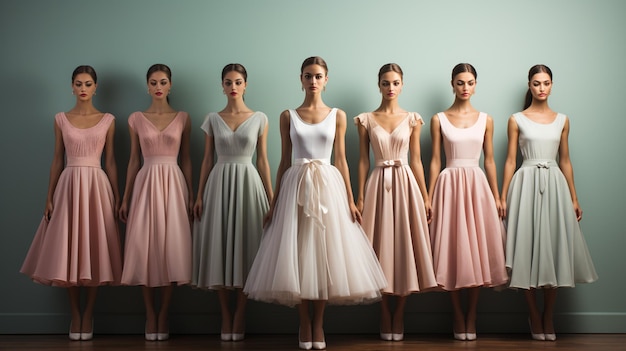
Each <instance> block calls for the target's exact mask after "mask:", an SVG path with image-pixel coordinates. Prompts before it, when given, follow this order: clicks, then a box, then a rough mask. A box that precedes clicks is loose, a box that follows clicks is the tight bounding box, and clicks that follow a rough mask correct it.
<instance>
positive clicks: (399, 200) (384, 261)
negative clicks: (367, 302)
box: [354, 112, 437, 296]
mask: <svg viewBox="0 0 626 351" xmlns="http://www.w3.org/2000/svg"><path fill="white" fill-rule="evenodd" d="M354 122H355V124H361V125H363V126H364V127H365V128H366V129H367V132H368V135H369V140H370V144H371V146H372V151H373V152H374V169H373V170H372V172H371V174H370V176H369V178H368V180H367V183H366V185H365V198H364V206H363V222H362V226H363V230H364V231H365V233H366V234H367V237H368V239H369V241H370V242H371V243H372V246H373V247H374V251H375V252H376V255H377V256H378V260H379V261H380V265H381V267H382V269H383V272H384V273H385V278H386V279H387V283H388V285H387V287H386V288H385V289H384V290H383V292H384V293H386V294H392V295H400V296H406V295H409V294H411V293H413V292H418V291H421V290H424V289H428V288H432V287H435V286H437V281H436V280H435V273H434V271H433V262H432V253H431V247H430V237H429V235H428V219H427V218H426V210H425V208H424V200H423V197H422V193H421V192H420V189H419V186H418V184H417V180H416V179H415V176H414V175H413V171H412V170H411V167H409V165H408V157H407V155H408V153H409V142H410V140H411V133H412V131H413V128H414V127H415V126H417V124H418V123H420V124H423V123H424V121H423V120H422V117H421V116H420V115H419V114H417V113H415V112H409V113H408V114H407V116H406V117H405V118H404V120H403V121H402V122H401V123H400V124H399V125H398V126H397V127H396V128H395V129H394V130H393V131H392V132H391V133H390V132H388V131H387V130H385V129H383V128H382V127H381V126H379V125H378V124H377V123H376V120H375V119H374V117H373V116H372V114H371V113H362V114H360V115H358V116H357V117H355V118H354Z"/></svg>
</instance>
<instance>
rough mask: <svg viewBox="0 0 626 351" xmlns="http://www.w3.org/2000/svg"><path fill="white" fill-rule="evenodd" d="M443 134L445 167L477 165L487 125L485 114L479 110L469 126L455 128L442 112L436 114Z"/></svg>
mask: <svg viewBox="0 0 626 351" xmlns="http://www.w3.org/2000/svg"><path fill="white" fill-rule="evenodd" d="M437 116H438V117H439V123H440V125H441V133H442V135H443V147H444V152H445V154H446V167H478V161H479V160H480V155H481V153H482V148H483V141H484V139H485V128H486V127H487V114H486V113H484V112H480V113H479V114H478V119H477V120H476V123H474V124H473V125H472V126H471V127H469V128H457V127H455V126H454V125H452V123H450V121H449V120H448V117H447V116H446V115H445V113H443V112H439V113H438V114H437Z"/></svg>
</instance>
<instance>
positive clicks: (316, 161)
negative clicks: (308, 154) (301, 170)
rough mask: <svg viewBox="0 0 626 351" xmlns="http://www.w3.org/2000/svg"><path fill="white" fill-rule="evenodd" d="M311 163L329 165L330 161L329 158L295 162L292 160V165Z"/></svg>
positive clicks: (304, 159)
mask: <svg viewBox="0 0 626 351" xmlns="http://www.w3.org/2000/svg"><path fill="white" fill-rule="evenodd" d="M311 162H314V163H320V164H323V165H329V164H330V159H329V158H296V159H295V160H293V165H294V166H302V165H306V164H308V163H311Z"/></svg>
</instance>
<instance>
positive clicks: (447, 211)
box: [430, 112, 507, 290]
mask: <svg viewBox="0 0 626 351" xmlns="http://www.w3.org/2000/svg"><path fill="white" fill-rule="evenodd" d="M437 116H438V117H439V123H440V125H441V134H442V136H443V146H444V150H445V155H446V168H445V169H444V170H443V171H441V173H440V174H439V177H438V178H437V183H436V185H435V190H434V192H433V194H432V199H433V203H432V207H433V220H432V222H431V225H430V236H431V242H432V246H433V264H434V268H435V275H436V276H437V283H438V284H439V285H440V286H441V287H442V288H443V289H445V290H456V289H462V288H470V287H478V286H498V285H502V284H505V283H506V282H507V272H506V268H505V261H504V246H503V245H504V243H503V240H504V235H505V233H504V226H503V224H502V221H501V220H500V218H499V217H498V210H497V208H496V203H495V200H494V198H493V194H492V192H491V189H490V188H489V183H488V182H487V177H486V176H485V173H484V172H483V170H482V169H481V168H480V167H479V165H478V163H479V159H480V155H481V151H482V147H483V141H484V137H485V128H486V125H487V114H485V113H483V112H481V113H480V115H479V117H478V120H477V121H476V123H475V124H474V125H473V126H471V127H469V128H457V127H455V126H453V125H452V124H451V123H450V122H449V121H448V119H447V117H446V115H445V114H444V113H441V112H440V113H438V114H437Z"/></svg>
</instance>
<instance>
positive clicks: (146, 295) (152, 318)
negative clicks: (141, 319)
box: [141, 286, 157, 334]
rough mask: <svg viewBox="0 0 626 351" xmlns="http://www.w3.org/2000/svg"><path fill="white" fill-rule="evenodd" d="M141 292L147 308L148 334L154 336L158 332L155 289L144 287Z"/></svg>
mask: <svg viewBox="0 0 626 351" xmlns="http://www.w3.org/2000/svg"><path fill="white" fill-rule="evenodd" d="M141 292H142V294H143V303H144V306H145V308H146V333H150V334H154V333H156V332H157V316H156V311H155V310H154V288H150V287H147V286H142V287H141Z"/></svg>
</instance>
